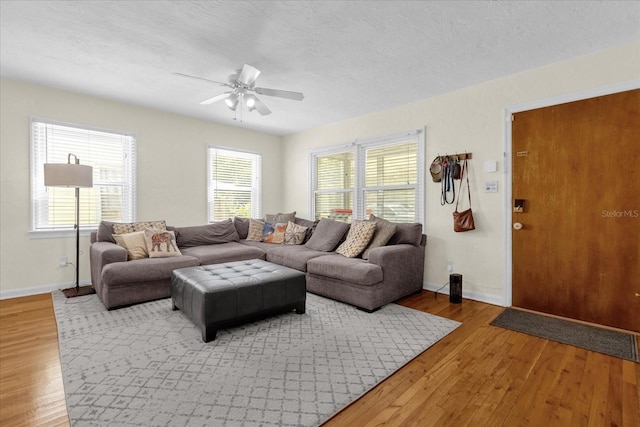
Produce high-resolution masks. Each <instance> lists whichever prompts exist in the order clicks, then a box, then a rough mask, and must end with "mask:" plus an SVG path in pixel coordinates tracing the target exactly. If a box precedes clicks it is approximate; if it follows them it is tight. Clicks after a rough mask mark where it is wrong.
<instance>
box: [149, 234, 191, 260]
mask: <svg viewBox="0 0 640 427" xmlns="http://www.w3.org/2000/svg"><path fill="white" fill-rule="evenodd" d="M144 240H145V242H146V245H147V251H148V252H149V257H150V258H166V257H172V256H180V255H182V253H180V250H179V249H178V245H177V244H176V235H175V234H174V232H173V231H167V230H158V229H153V228H147V229H146V230H144Z"/></svg>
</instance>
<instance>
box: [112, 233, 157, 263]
mask: <svg viewBox="0 0 640 427" xmlns="http://www.w3.org/2000/svg"><path fill="white" fill-rule="evenodd" d="M113 238H114V239H115V241H116V244H117V245H118V246H122V247H123V248H125V249H126V250H127V254H128V256H127V258H128V259H129V260H132V259H143V258H149V252H148V251H147V242H146V241H145V240H144V231H134V232H133V233H124V234H114V235H113Z"/></svg>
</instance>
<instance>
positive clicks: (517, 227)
mask: <svg viewBox="0 0 640 427" xmlns="http://www.w3.org/2000/svg"><path fill="white" fill-rule="evenodd" d="M522 227H523V226H522V223H521V222H514V223H513V229H514V230H521V229H522Z"/></svg>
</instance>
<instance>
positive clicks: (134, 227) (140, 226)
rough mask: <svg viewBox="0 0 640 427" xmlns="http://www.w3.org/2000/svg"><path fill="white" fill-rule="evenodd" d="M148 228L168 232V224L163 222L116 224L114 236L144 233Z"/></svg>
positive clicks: (114, 225)
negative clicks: (135, 232)
mask: <svg viewBox="0 0 640 427" xmlns="http://www.w3.org/2000/svg"><path fill="white" fill-rule="evenodd" d="M147 228H155V229H158V230H166V229H167V223H166V222H165V221H164V220H161V221H147V222H129V223H127V222H116V223H114V224H113V234H125V233H133V232H134V231H144V230H145V229H147Z"/></svg>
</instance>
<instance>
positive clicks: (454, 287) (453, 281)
mask: <svg viewBox="0 0 640 427" xmlns="http://www.w3.org/2000/svg"><path fill="white" fill-rule="evenodd" d="M449 302H450V303H453V304H460V303H461V302H462V274H457V273H453V274H450V275H449Z"/></svg>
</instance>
